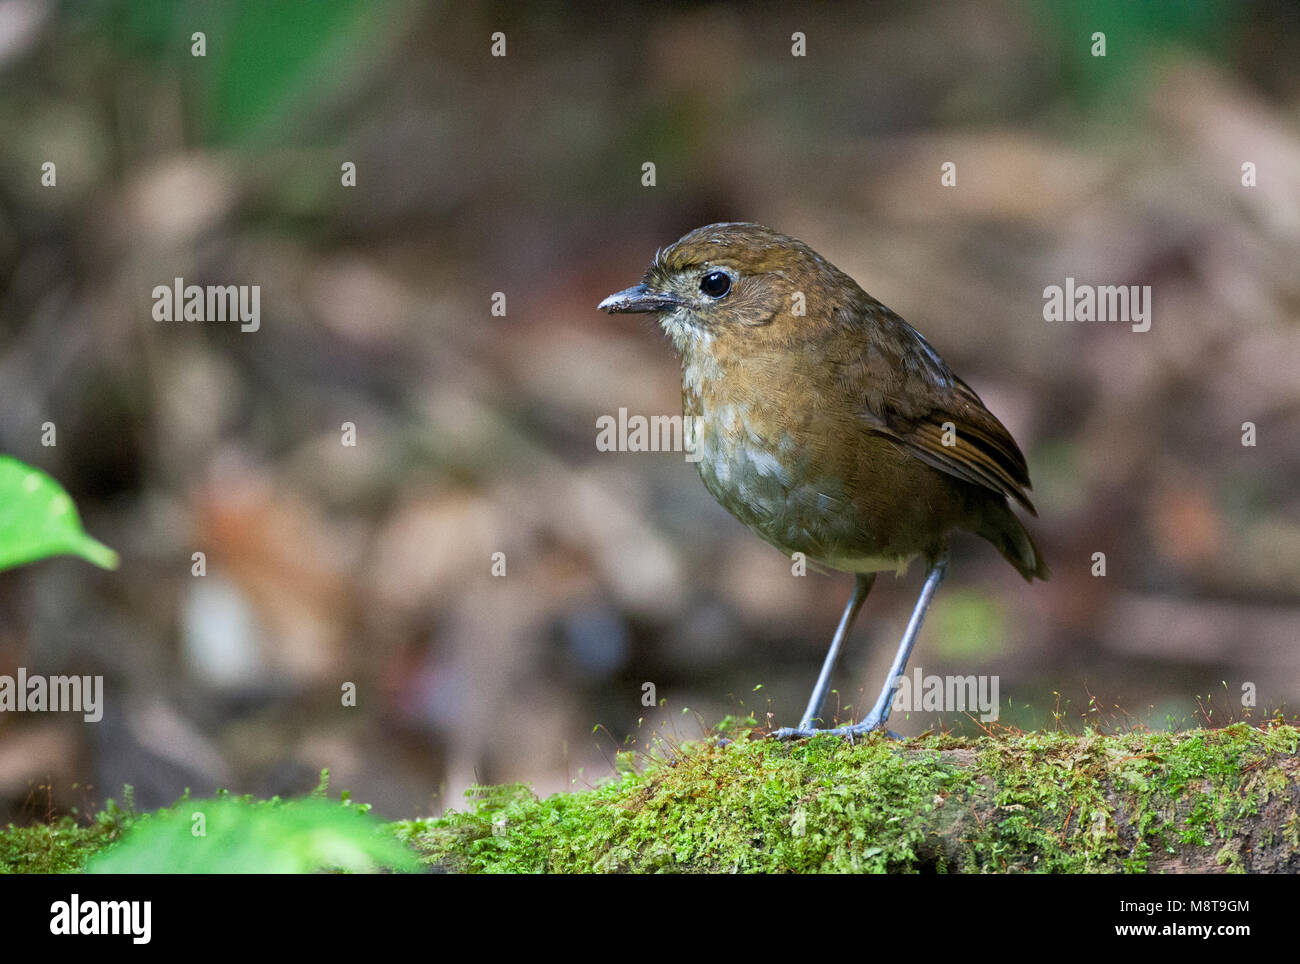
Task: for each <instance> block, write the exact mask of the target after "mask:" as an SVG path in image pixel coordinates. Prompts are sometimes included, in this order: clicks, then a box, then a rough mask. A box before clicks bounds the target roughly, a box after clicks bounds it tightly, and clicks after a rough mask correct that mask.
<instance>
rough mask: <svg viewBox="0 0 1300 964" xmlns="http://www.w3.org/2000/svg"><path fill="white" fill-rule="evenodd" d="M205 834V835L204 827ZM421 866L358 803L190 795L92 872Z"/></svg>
mask: <svg viewBox="0 0 1300 964" xmlns="http://www.w3.org/2000/svg"><path fill="white" fill-rule="evenodd" d="M200 831H201V834H200V835H196V834H199V832H200ZM385 868H392V869H394V870H403V871H414V870H418V869H419V861H418V860H417V859H416V856H415V854H413V853H412V852H411V851H410V850H408V849H407V848H406V847H405V846H403V845H402V844H401V843H400V842H399V841H398V840H397V838H396V837H394V836H392V835H391V833H389V832H387V831H386V830H385V829H384V826H383V824H382V823H381V822H380V821H379V820H376V819H375V818H374V817H370V816H368V815H366V814H365V813H364V812H361V811H360V810H359V809H358V808H357V807H355V806H348V805H346V804H340V803H337V802H330V801H328V800H321V799H315V798H308V799H304V800H295V801H290V802H283V801H280V800H271V801H266V802H263V803H249V802H247V801H244V800H239V799H234V798H224V799H215V800H186V801H183V802H181V803H178V804H177V805H176V806H175V807H174V808H173V809H171V810H168V811H161V812H159V813H157V814H153V815H150V816H147V817H145V818H143V819H142V820H141V822H140V823H138V824H136V825H135V826H134V827H132V828H131V830H129V831H128V832H127V834H126V836H125V837H124V838H123V839H122V841H121V842H120V843H117V844H115V845H113V846H112V847H110V848H109V849H108V850H106V851H104V852H103V853H101V854H99V855H98V856H96V857H94V858H93V859H92V860H91V861H90V863H89V865H88V866H87V868H86V870H87V872H88V873H92V874H306V873H312V872H314V871H318V870H345V871H351V872H354V873H373V872H376V871H379V870H382V869H385Z"/></svg>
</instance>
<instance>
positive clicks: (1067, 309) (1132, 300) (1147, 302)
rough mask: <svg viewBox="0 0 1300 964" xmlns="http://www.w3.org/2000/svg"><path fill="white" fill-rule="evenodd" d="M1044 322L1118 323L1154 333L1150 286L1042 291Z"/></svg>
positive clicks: (1070, 286)
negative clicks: (1152, 329) (1152, 330)
mask: <svg viewBox="0 0 1300 964" xmlns="http://www.w3.org/2000/svg"><path fill="white" fill-rule="evenodd" d="M1043 320H1044V321H1118V322H1123V323H1127V324H1131V325H1132V326H1133V330H1134V331H1150V330H1151V286H1150V285H1076V284H1075V283H1074V279H1073V278H1066V279H1065V285H1064V286H1062V285H1048V286H1047V287H1046V288H1044V289H1043Z"/></svg>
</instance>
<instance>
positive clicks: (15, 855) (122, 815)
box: [0, 788, 135, 874]
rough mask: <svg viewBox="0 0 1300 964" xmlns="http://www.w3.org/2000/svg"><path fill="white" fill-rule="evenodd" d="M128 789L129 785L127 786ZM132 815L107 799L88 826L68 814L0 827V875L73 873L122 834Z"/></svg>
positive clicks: (128, 803)
mask: <svg viewBox="0 0 1300 964" xmlns="http://www.w3.org/2000/svg"><path fill="white" fill-rule="evenodd" d="M128 789H129V788H128ZM134 820H135V815H134V814H133V813H132V812H131V808H130V800H129V796H128V800H127V808H126V809H122V808H121V807H119V806H118V805H117V803H116V802H114V801H112V800H109V801H108V805H107V806H106V807H105V808H104V809H103V810H102V811H100V812H99V813H98V814H96V816H95V820H94V821H93V822H92V823H91V824H90V825H89V826H83V825H81V824H79V823H77V821H76V819H75V818H74V817H71V816H64V817H59V818H58V819H57V820H55V821H54V822H53V823H50V824H40V825H37V826H32V827H16V826H14V825H13V824H12V823H11V824H9V826H7V827H5V828H4V829H3V830H0V874H75V873H81V872H82V871H84V870H85V869H86V862H87V861H88V860H89V859H90V858H91V857H93V856H94V855H95V854H97V853H99V852H100V851H101V850H103V849H104V848H105V847H107V846H108V845H109V844H111V843H114V842H115V841H117V840H119V839H120V838H121V837H122V834H124V833H125V832H126V830H127V829H128V828H129V827H130V826H131V824H132V823H133V822H134Z"/></svg>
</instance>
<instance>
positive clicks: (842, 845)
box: [398, 721, 1298, 873]
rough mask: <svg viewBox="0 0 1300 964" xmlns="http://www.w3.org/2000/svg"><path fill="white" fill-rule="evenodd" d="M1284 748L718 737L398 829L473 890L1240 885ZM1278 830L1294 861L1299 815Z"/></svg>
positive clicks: (1289, 743) (1254, 732) (1152, 737)
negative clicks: (690, 883) (723, 880)
mask: <svg viewBox="0 0 1300 964" xmlns="http://www.w3.org/2000/svg"><path fill="white" fill-rule="evenodd" d="M750 722H751V723H752V721H750ZM1297 735H1298V731H1297V730H1296V729H1295V728H1294V727H1289V726H1272V727H1270V728H1268V729H1263V730H1261V729H1255V728H1252V727H1250V726H1247V725H1245V724H1237V725H1234V726H1231V727H1227V728H1225V729H1222V730H1211V731H1196V732H1192V733H1186V734H1170V733H1134V734H1127V735H1121V736H1104V735H1101V734H1098V733H1095V732H1086V733H1084V734H1083V735H1082V736H1072V735H1069V734H1065V733H1007V734H998V735H996V736H990V737H983V738H980V739H975V740H958V739H953V738H950V737H945V736H936V735H930V736H926V737H923V738H920V739H914V740H907V741H902V742H895V741H891V740H888V739H886V738H884V737H876V736H873V737H872V738H870V739H867V740H865V741H862V742H859V743H858V744H857V745H851V744H849V743H846V742H844V741H842V740H839V739H835V738H829V737H820V738H815V739H811V740H807V741H803V742H799V743H795V744H792V745H791V744H779V743H775V742H773V741H771V740H767V739H763V738H761V734H758V733H757V732H755V733H752V734H749V733H746V734H743V735H741V736H740V737H739V738H737V739H722V738H719V737H717V736H715V737H713V738H710V739H708V740H704V741H701V742H698V743H693V744H686V745H682V746H679V747H673V748H668V749H667V751H666V752H665V753H664V754H662V755H660V756H659V758H657V759H654V760H652V761H650V762H649V764H648V765H647V766H645V767H644V769H642V770H641V772H621V773H620V774H619V775H618V776H616V777H614V778H612V779H611V780H610V781H609V782H607V783H605V784H604V785H602V786H599V787H597V788H595V789H593V790H588V791H580V792H576V793H567V794H556V795H555V796H552V797H550V798H548V799H546V800H538V799H537V798H536V797H535V796H534V795H533V794H532V793H531V792H529V791H528V789H527V788H526V787H524V786H520V785H513V786H508V787H478V788H474V789H473V790H472V791H470V793H469V795H468V797H469V806H468V807H467V808H466V809H465V810H464V811H463V812H449V813H448V814H447V815H445V816H444V817H442V818H439V819H433V820H419V821H406V822H404V823H402V824H399V825H398V828H399V833H400V834H401V835H402V836H403V837H404V838H405V839H407V840H409V841H410V842H412V843H413V844H414V845H415V846H417V847H418V848H419V849H420V850H421V852H422V853H423V854H424V855H425V859H426V860H427V861H429V862H430V863H433V864H436V865H438V866H441V867H444V868H446V869H449V870H454V871H466V872H504V873H520V872H522V873H537V872H553V873H554V872H581V871H632V872H645V871H675V870H684V871H723V872H736V871H740V872H750V871H769V872H809V871H866V872H881V871H905V872H906V871H923V872H924V871H946V870H963V871H1007V870H1021V871H1055V872H1097V871H1127V872H1143V871H1145V870H1147V869H1149V865H1150V861H1151V859H1152V855H1153V854H1160V853H1162V852H1163V853H1167V854H1174V853H1182V852H1183V850H1186V849H1187V848H1192V849H1193V850H1195V849H1198V848H1205V849H1206V850H1207V851H1208V854H1207V860H1209V861H1211V862H1213V861H1215V860H1217V861H1218V862H1219V863H1220V864H1223V865H1227V866H1229V867H1231V868H1234V869H1238V868H1239V866H1240V864H1241V860H1242V857H1241V853H1240V843H1239V841H1238V840H1237V831H1238V828H1239V824H1240V821H1241V820H1242V818H1243V817H1245V816H1248V815H1253V814H1256V813H1257V812H1258V810H1259V807H1260V806H1261V805H1262V804H1263V803H1265V802H1267V800H1268V799H1269V798H1270V797H1272V796H1274V795H1277V794H1282V793H1286V794H1288V796H1287V802H1288V806H1289V805H1290V796H1289V793H1290V790H1291V788H1292V786H1293V781H1292V779H1291V778H1290V777H1289V776H1288V775H1287V772H1286V771H1285V770H1284V769H1283V768H1282V767H1281V766H1280V765H1279V758H1281V757H1286V756H1294V754H1295V752H1296V745H1297ZM751 736H752V738H751ZM1280 824H1281V827H1282V833H1283V835H1284V836H1285V837H1286V839H1287V844H1288V846H1289V847H1290V848H1291V850H1292V851H1293V852H1294V851H1295V849H1296V847H1295V843H1294V840H1295V837H1296V830H1297V824H1296V820H1295V816H1294V814H1293V813H1290V815H1289V816H1287V817H1284V818H1283V819H1282V820H1281V821H1280ZM1180 848H1182V849H1180ZM1210 848H1214V849H1210ZM954 862H956V863H957V865H956V866H954V865H953V863H954Z"/></svg>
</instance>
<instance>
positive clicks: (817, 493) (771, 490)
mask: <svg viewBox="0 0 1300 964" xmlns="http://www.w3.org/2000/svg"><path fill="white" fill-rule="evenodd" d="M693 421H694V423H695V425H694V439H693V440H694V452H693V455H694V457H696V458H697V462H696V467H697V469H698V470H699V473H700V478H701V480H702V481H703V482H704V486H705V488H707V489H708V490H709V492H710V493H712V495H713V497H714V498H716V499H717V500H718V502H719V503H721V504H722V506H723V508H725V509H726V510H727V511H728V512H730V513H731V514H732V515H734V516H735V517H736V518H737V519H739V520H740V521H741V522H742V523H744V524H745V525H746V526H748V527H749V528H750V529H751V530H753V531H754V532H755V533H756V534H758V535H759V536H760V537H762V538H763V539H764V540H766V541H767V542H769V543H771V544H772V545H774V546H776V547H777V548H778V549H780V550H781V551H782V552H785V553H787V554H790V553H794V552H802V553H804V555H805V556H806V557H807V558H808V559H809V560H811V561H813V562H817V563H821V564H822V565H825V566H828V567H830V568H832V569H839V570H842V571H846V572H880V571H887V570H898V571H901V570H902V569H904V568H906V565H907V562H908V560H909V559H910V558H911V557H913V556H914V555H916V551H915V550H914V549H910V547H901V546H895V545H892V544H890V540H889V539H888V538H886V537H884V533H883V531H882V530H881V529H880V528H878V527H877V526H876V525H874V521H875V520H873V519H872V518H871V517H870V513H869V512H865V511H864V509H863V507H862V506H861V505H860V504H859V503H858V501H857V500H855V499H853V498H852V497H851V496H850V493H849V492H847V491H846V490H845V487H844V485H843V483H842V481H841V480H840V479H838V478H837V477H836V475H835V473H833V472H830V471H826V470H825V469H824V468H823V467H822V466H819V465H818V464H816V460H814V459H811V458H810V457H809V454H808V453H807V452H806V451H802V450H801V448H800V446H799V445H798V444H797V442H796V441H795V439H794V438H793V437H792V436H790V435H789V434H786V433H779V434H775V435H766V434H763V433H761V432H758V431H755V429H754V426H752V425H749V424H746V422H745V420H744V419H743V418H742V417H740V416H739V415H738V413H736V412H734V411H731V410H729V408H728V407H726V406H723V407H722V408H721V409H720V410H719V411H718V412H716V413H715V414H714V416H713V417H701V418H698V419H695V420H693Z"/></svg>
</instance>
